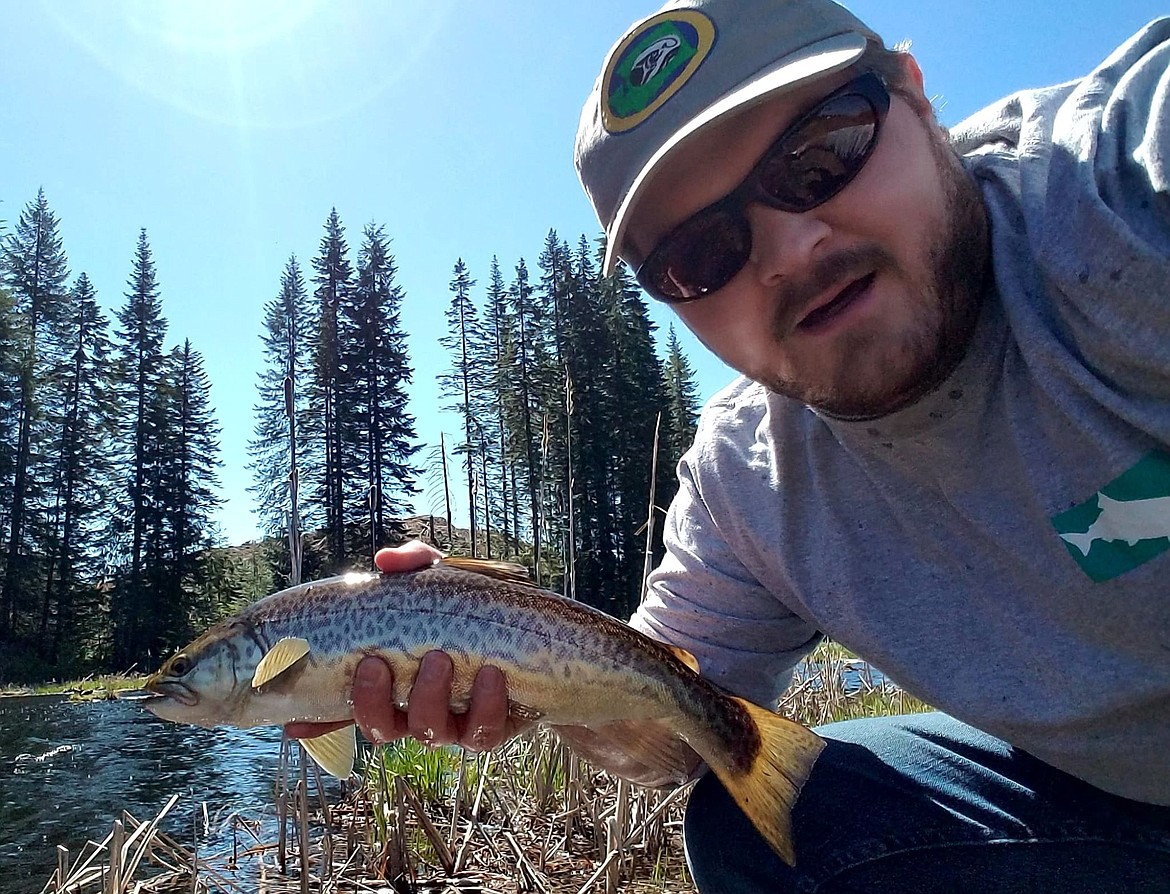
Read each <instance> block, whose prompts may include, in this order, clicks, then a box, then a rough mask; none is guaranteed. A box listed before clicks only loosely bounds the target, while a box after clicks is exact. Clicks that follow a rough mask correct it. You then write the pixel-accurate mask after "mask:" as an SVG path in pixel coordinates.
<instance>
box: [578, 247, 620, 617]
mask: <svg viewBox="0 0 1170 894" xmlns="http://www.w3.org/2000/svg"><path fill="white" fill-rule="evenodd" d="M564 319H565V329H566V336H565V343H566V345H567V350H566V359H567V366H568V370H569V379H570V381H571V384H572V402H571V413H570V415H569V417H568V423H569V425H568V430H569V432H570V433H571V443H572V451H571V456H572V467H573V491H572V495H573V500H572V508H573V515H572V527H573V530H574V538H573V540H574V543H573V558H574V562H573V563H572V567H570V568H569V570H570V572H571V574H572V576H573V579H574V581H575V590H576V593H577V595H578V597H579V598H581V599H583V600H585V601H588V602H591V603H593V604H597V605H600V604H603V603H604V601H605V600H606V598H608V597H607V596H606V594H608V593H612V591H613V588H614V586H615V582H614V572H613V569H614V568H615V566H616V565H617V561H618V559H617V556H616V555H615V554H614V544H615V543H616V540H617V537H616V534H615V527H614V523H615V518H614V500H613V475H612V471H611V470H612V467H613V464H614V462H615V460H614V455H613V454H614V449H615V448H614V442H615V438H616V437H617V436H618V432H619V430H620V429H621V428H622V427H624V426H625V425H627V424H628V419H627V417H626V415H625V414H626V412H627V410H628V408H625V407H620V406H614V402H613V397H612V391H613V381H612V373H613V364H612V363H611V362H610V355H611V353H612V351H613V346H612V344H611V341H610V335H609V331H608V329H607V328H606V325H605V316H604V314H603V312H602V307H601V298H600V292H599V288H598V282H597V271H596V269H595V266H594V264H593V261H592V258H591V256H590V250H589V243H588V241H587V240H586V239H585V237H584V236H582V237H581V239H580V240H579V243H578V246H577V249H576V250H575V252H574V253H573V255H572V258H571V271H570V284H569V296H568V302H567V305H566V313H565V315H564Z"/></svg>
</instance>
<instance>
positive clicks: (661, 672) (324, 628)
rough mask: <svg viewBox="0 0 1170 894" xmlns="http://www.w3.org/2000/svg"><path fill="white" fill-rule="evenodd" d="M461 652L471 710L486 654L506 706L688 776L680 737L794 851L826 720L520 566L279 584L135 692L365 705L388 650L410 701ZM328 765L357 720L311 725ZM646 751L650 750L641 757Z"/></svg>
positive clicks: (287, 712) (456, 566)
mask: <svg viewBox="0 0 1170 894" xmlns="http://www.w3.org/2000/svg"><path fill="white" fill-rule="evenodd" d="M436 649H437V650H441V651H443V652H446V653H447V654H448V655H449V656H450V657H451V661H452V664H453V667H454V674H453V682H452V687H451V710H452V711H454V712H456V713H459V712H463V711H466V710H467V707H468V704H469V701H470V691H471V684H472V681H473V679H474V677H475V674H476V672H477V671H478V670H479V668H481V667H483V666H484V665H486V664H492V665H495V666H496V667H498V668H500V670H501V671H503V673H504V676H505V678H506V681H507V687H508V695H509V703H508V710H509V713H510V714H512V715H513V716H515V717H517V718H521V719H523V720H526V721H533V722H537V723H542V724H547V725H551V726H554V727H555V726H567V725H571V726H583V727H587V728H590V729H592V730H594V731H599V732H602V733H604V732H605V731H606V730H607V729H608V730H609V732H610V734H611V735H615V736H619V737H620V736H626V737H627V738H625V739H623V740H621V741H627V742H630V743H631V745H636V746H637V747H638V750H637V752H636V753H637V754H638V757H639V760H642V761H643V763H646V762H647V761H649V762H650V763H652V762H653V761H654V760H655V757H654V756H655V755H660V756H661V761H662V766H661V767H660V768H659V769H661V770H663V771H664V772H669V773H670V774H671V775H672V776H673V777H674V778H676V779H677V781H678V782H679V783H683V782H685V781H687V780H686V776H687V772H686V770H685V769H684V768H682V767H678V766H673V765H672V763H671V759H670V757H669V755H670V754H672V753H675V754H677V753H678V749H671V748H669V747H667V746H669V745H670V744H671V741H670V740H671V739H673V738H674V737H677V738H679V739H682V740H683V741H684V742H686V743H687V744H688V745H689V746H690V747H691V748H692V749H693V750H694V751H695V752H697V753H698V755H699V756H700V757H701V758H702V759H703V760H704V761H705V762H706V764H707V766H708V767H709V768H710V769H711V770H712V771H713V772H714V773H715V775H716V776H717V777H718V778H719V780H720V781H721V782H722V783H723V785H724V786H725V787H726V789H727V790H728V792H729V793H730V794H731V795H732V797H733V798H734V799H735V801H736V802H737V804H738V805H739V806H740V808H741V809H742V810H743V811H744V813H745V814H746V815H747V816H748V817H749V818H750V819H751V821H752V823H753V824H754V825H755V827H756V828H757V829H758V830H759V832H760V834H761V835H762V836H763V837H764V838H765V839H766V840H767V841H768V842H769V844H770V845H771V846H772V847H773V849H774V850H775V851H776V852H777V853H778V854H779V855H780V856H781V858H783V859H784V860H785V861H786V862H788V863H790V864H793V863H794V862H795V854H794V850H793V845H792V832H791V813H792V809H793V806H794V805H795V803H796V800H797V798H798V796H799V794H800V790H801V787H802V786H803V785H804V783H805V781H806V780H807V779H808V777H809V774H810V773H811V770H812V766H813V763H814V762H815V761H816V759H817V756H818V755H819V754H820V751H821V749H822V748H823V747H824V741H823V740H822V739H821V738H820V737H819V736H818V735H816V733H814V732H812V731H811V730H809V729H807V728H806V727H804V726H802V725H800V724H798V723H796V722H794V721H792V720H789V719H787V718H785V717H782V716H781V715H779V714H777V713H775V712H773V711H770V710H768V709H766V708H763V707H761V706H759V705H756V704H753V703H752V702H750V701H747V700H745V699H742V698H738V697H736V696H733V695H731V694H729V693H727V692H725V691H724V690H723V689H721V688H719V687H717V686H716V685H715V684H714V683H712V682H711V681H709V680H708V679H707V678H705V677H703V676H702V675H701V674H700V673H699V666H698V663H697V661H696V660H695V658H694V657H693V656H692V655H691V654H690V653H689V652H687V651H685V650H683V649H679V648H674V647H671V646H669V645H666V644H663V643H661V642H658V641H657V640H654V639H652V638H650V637H648V636H646V635H644V634H642V633H641V632H639V631H637V630H635V629H634V628H633V627H631V626H630V625H629V624H626V623H624V622H622V621H620V620H618V619H616V618H614V617H612V616H610V615H608V614H606V613H604V612H602V611H600V610H598V609H595V608H592V607H590V606H588V605H585V604H584V603H581V602H578V601H576V600H572V599H568V598H565V597H562V596H560V595H558V594H555V593H552V592H550V591H548V590H544V589H541V588H539V587H537V586H535V585H534V584H532V583H531V582H530V580H529V579H528V577H527V571H526V569H524V568H523V567H522V566H518V565H512V564H509V563H505V562H492V561H485V560H474V559H461V558H455V557H447V558H444V559H441V560H439V561H438V562H436V563H435V564H433V565H431V566H429V567H426V568H423V569H420V570H417V571H413V572H400V573H394V574H385V575H383V574H378V573H364V572H353V573H350V574H345V575H341V576H338V577H332V578H328V579H324V580H319V581H314V582H311V583H306V584H301V585H299V586H296V587H292V588H290V589H287V590H283V591H281V592H279V593H274V594H272V595H270V596H267V597H265V598H263V599H261V600H259V601H258V602H255V603H253V604H252V605H250V606H249V607H247V608H246V609H244V610H243V611H242V612H240V613H239V614H238V615H236V616H235V617H232V618H228V619H227V620H224V621H222V622H220V623H219V624H217V625H216V626H214V627H212V628H211V629H209V630H208V631H207V632H206V633H204V634H203V635H202V636H200V637H199V638H197V639H196V640H194V641H193V642H192V643H191V644H190V645H189V646H187V647H186V648H184V649H181V650H180V651H179V652H177V653H176V654H174V655H173V656H171V657H170V658H169V659H168V660H167V661H166V662H165V663H164V664H163V665H162V667H161V668H160V670H159V671H158V672H157V673H155V674H154V675H153V676H151V677H150V678H149V679H148V680H147V681H146V683H145V684H144V687H143V690H142V691H140V692H139V693H137V695H136V696H132V697H137V698H138V699H139V700H140V701H141V703H142V704H143V705H144V706H145V707H146V708H147V709H148V710H150V711H151V712H153V713H154V714H155V715H157V716H158V717H160V718H163V719H164V720H170V721H175V722H179V723H191V724H197V725H200V726H206V727H213V726H220V725H232V726H237V727H254V726H264V725H284V724H288V723H292V722H294V721H312V722H323V721H342V720H352V719H353V704H352V701H351V687H352V681H353V676H354V672H355V670H356V668H357V665H358V663H359V662H360V661H361V660H362V659H363V658H365V657H366V656H369V655H373V656H378V657H380V658H382V659H383V660H385V661H386V662H387V664H389V665H390V667H391V669H392V670H393V674H394V691H393V698H394V702H395V704H396V705H398V706H399V707H405V705H406V701H407V698H408V696H409V693H410V688H411V685H412V683H413V680H414V676H415V673H416V672H417V670H418V666H419V663H420V662H421V661H422V658H423V656H424V655H425V654H426V653H427V652H430V651H431V650H436ZM301 743H302V744H303V745H304V746H305V749H306V750H307V751H308V753H309V754H310V755H311V756H312V758H313V759H314V760H315V761H316V762H317V763H318V764H319V765H320V766H321V767H322V768H323V769H324V770H325V771H326V772H328V773H330V774H332V775H334V776H338V777H341V778H344V777H347V776H348V775H349V774H350V773H351V772H352V771H353V766H354V757H355V748H356V734H355V729H354V727H353V726H352V725H350V726H346V727H343V728H341V729H338V730H335V731H333V732H331V733H328V734H326V735H323V736H318V737H315V738H305V739H302V740H301ZM644 755H648V757H645V758H644Z"/></svg>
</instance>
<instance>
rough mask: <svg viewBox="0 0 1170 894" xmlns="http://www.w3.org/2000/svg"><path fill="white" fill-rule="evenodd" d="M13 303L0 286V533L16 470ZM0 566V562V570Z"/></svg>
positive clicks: (16, 384)
mask: <svg viewBox="0 0 1170 894" xmlns="http://www.w3.org/2000/svg"><path fill="white" fill-rule="evenodd" d="M16 332H17V318H16V308H15V302H14V301H13V299H12V296H11V294H10V293H9V292H8V290H7V289H5V288H4V287H3V286H0V532H2V531H6V530H8V524H9V519H10V513H11V509H12V485H13V473H14V472H15V469H16V442H17V437H16V432H17V425H16V423H17V418H18V415H19V414H18V412H17V406H18V404H19V395H20V364H19V363H18V360H19V351H18V344H19V343H18V339H17V334H16ZM2 569H3V565H0V570H2Z"/></svg>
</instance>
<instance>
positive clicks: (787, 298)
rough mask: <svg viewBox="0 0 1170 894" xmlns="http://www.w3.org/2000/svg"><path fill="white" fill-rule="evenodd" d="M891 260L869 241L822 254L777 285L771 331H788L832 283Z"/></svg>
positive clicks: (856, 276)
mask: <svg viewBox="0 0 1170 894" xmlns="http://www.w3.org/2000/svg"><path fill="white" fill-rule="evenodd" d="M894 263H895V262H894V258H893V256H892V255H891V254H890V253H889V252H888V251H887V250H886V249H884V248H882V247H881V246H880V245H874V244H872V243H871V244H869V245H859V246H857V247H855V248H844V249H841V250H840V251H836V252H833V253H832V254H831V255H825V256H824V257H823V258H820V259H819V260H818V261H817V262H816V263H815V264H813V266H812V268H811V269H810V270H809V271H808V273H807V274H806V275H804V276H801V277H800V278H798V279H788V280H785V281H784V282H782V283H780V285H779V286H777V289H776V315H775V318H774V319H773V321H772V331H773V334H774V335H775V336H776V337H778V338H783V337H785V336H787V335H789V334H791V333H792V331H793V330H794V329H795V328H796V327H797V325H798V324H799V323H800V321H801V320H803V319H804V317H805V316H806V315H807V314H808V312H809V307H810V305H811V304H812V303H813V302H814V301H815V300H816V299H817V298H819V297H820V296H821V295H823V294H824V293H825V292H826V291H828V290H829V289H831V288H832V287H833V286H835V285H838V286H842V287H843V286H844V285H845V284H846V283H848V282H851V281H853V280H855V279H860V278H861V277H862V276H865V275H867V274H869V273H872V272H875V271H878V270H882V269H886V268H890V267H893V266H894Z"/></svg>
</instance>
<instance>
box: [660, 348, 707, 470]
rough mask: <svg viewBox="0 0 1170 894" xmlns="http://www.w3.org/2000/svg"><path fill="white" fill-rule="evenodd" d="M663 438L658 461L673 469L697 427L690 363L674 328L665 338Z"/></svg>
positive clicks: (696, 410) (693, 383)
mask: <svg viewBox="0 0 1170 894" xmlns="http://www.w3.org/2000/svg"><path fill="white" fill-rule="evenodd" d="M665 374H666V406H667V414H666V420H667V421H666V425H665V431H666V437H665V438H664V444H663V448H664V449H663V451H662V460H663V461H665V462H666V463H667V464H668V466H669V467H670V468H672V469H673V468H674V467H675V465H676V464H677V463H678V461H679V460H680V459H682V455H683V454H684V453H686V452H687V450H689V449H690V446H691V442H692V441H694V439H695V429H696V428H697V427H698V424H699V398H698V390H699V389H698V386H697V385H696V384H695V374H694V371H693V370H692V369H691V364H690V362H689V361H688V360H687V358H686V355H685V354H683V352H682V347H681V346H680V345H679V341H678V336H677V335H675V332H674V326H671V327H670V331H669V334H668V335H667V338H666V371H665Z"/></svg>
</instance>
